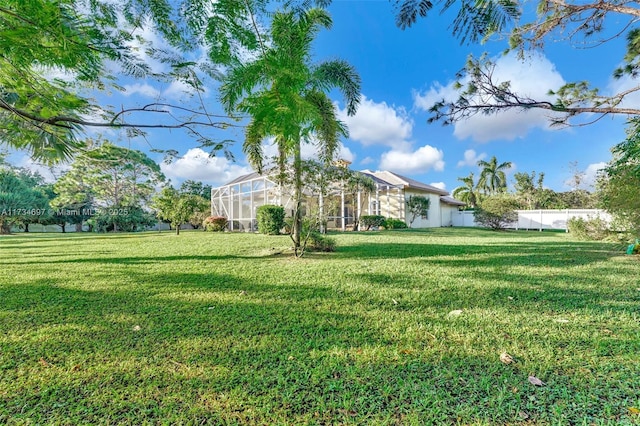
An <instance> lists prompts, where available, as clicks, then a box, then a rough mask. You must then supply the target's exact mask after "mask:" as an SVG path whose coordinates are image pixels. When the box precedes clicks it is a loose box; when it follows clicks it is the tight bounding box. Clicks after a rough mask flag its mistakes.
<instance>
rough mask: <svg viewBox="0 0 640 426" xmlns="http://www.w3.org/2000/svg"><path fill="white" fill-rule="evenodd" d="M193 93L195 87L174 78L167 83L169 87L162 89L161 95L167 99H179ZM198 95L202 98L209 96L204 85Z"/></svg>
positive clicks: (188, 96)
mask: <svg viewBox="0 0 640 426" xmlns="http://www.w3.org/2000/svg"><path fill="white" fill-rule="evenodd" d="M195 93H196V89H195V88H194V87H193V86H191V85H189V84H187V83H185V82H184V81H181V80H174V81H172V82H171V84H169V87H167V88H166V89H165V90H163V91H162V96H163V97H165V98H167V99H173V100H176V101H180V100H183V99H184V98H190V97H191V96H193V95H195ZM200 96H202V97H203V98H207V97H208V96H209V90H208V89H207V88H206V87H204V88H203V91H202V92H201V94H200Z"/></svg>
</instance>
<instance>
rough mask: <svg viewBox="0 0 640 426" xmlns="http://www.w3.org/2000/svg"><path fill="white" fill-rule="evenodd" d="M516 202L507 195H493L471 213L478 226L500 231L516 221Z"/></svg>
mask: <svg viewBox="0 0 640 426" xmlns="http://www.w3.org/2000/svg"><path fill="white" fill-rule="evenodd" d="M517 208H518V202H517V201H516V199H514V198H513V197H511V196H509V195H494V196H491V197H487V198H485V199H484V200H482V203H481V204H480V207H478V208H477V209H476V210H475V211H474V212H473V217H474V219H475V221H476V223H477V224H478V225H481V226H484V227H486V228H491V229H493V230H500V229H504V228H506V227H507V225H509V224H511V223H513V222H515V221H517V220H518V212H516V209H517Z"/></svg>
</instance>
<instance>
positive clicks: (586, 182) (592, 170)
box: [582, 162, 607, 189]
mask: <svg viewBox="0 0 640 426" xmlns="http://www.w3.org/2000/svg"><path fill="white" fill-rule="evenodd" d="M606 166H607V163H605V162H600V163H593V164H589V165H588V166H587V168H586V169H585V171H584V178H583V180H582V186H585V187H587V188H588V189H593V188H594V187H595V184H596V179H597V177H598V172H600V170H602V169H604V168H605V167H606Z"/></svg>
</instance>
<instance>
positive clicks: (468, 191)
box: [453, 172, 480, 208]
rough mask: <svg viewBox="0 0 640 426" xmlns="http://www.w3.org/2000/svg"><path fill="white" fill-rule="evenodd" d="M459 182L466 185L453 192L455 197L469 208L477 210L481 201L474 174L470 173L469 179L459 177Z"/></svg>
mask: <svg viewBox="0 0 640 426" xmlns="http://www.w3.org/2000/svg"><path fill="white" fill-rule="evenodd" d="M458 180H459V181H460V182H462V183H463V184H464V185H461V186H459V187H457V188H456V189H454V190H453V197H454V198H457V199H458V200H460V201H464V202H465V203H467V205H468V206H469V207H473V208H475V207H476V206H477V205H478V201H480V194H478V188H477V187H476V184H475V182H474V180H475V177H474V176H473V172H471V173H469V176H467V177H459V178H458Z"/></svg>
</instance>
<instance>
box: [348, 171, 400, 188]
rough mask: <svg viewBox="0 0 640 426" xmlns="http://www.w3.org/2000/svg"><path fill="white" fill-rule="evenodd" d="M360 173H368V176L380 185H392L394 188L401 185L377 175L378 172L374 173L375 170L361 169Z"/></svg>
mask: <svg viewBox="0 0 640 426" xmlns="http://www.w3.org/2000/svg"><path fill="white" fill-rule="evenodd" d="M358 173H360V174H363V175H366V176H367V177H370V178H371V179H372V180H373V181H374V182H375V183H376V184H378V185H380V186H389V187H392V188H394V187H397V186H400V185H398V184H395V183H391V182H389V181H386V180H384V179H381V178H380V177H379V176H377V175H376V174H374V172H372V171H370V170H362V171H360V172H358ZM376 173H377V172H376Z"/></svg>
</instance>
